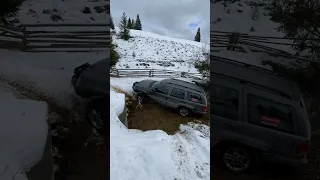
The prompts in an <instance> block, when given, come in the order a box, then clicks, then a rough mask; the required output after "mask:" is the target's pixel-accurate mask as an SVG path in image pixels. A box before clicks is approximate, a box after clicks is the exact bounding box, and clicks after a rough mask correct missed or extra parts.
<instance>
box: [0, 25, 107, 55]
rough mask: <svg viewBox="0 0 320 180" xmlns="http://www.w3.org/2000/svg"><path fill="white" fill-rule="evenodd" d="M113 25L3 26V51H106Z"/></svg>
mask: <svg viewBox="0 0 320 180" xmlns="http://www.w3.org/2000/svg"><path fill="white" fill-rule="evenodd" d="M110 38H111V37H110V24H23V25H19V26H16V27H13V26H0V48H4V49H10V50H21V51H36V52H38V51H42V52H43V51H45V52H48V51H81V52H83V51H103V50H106V49H107V48H108V47H109V46H110Z"/></svg>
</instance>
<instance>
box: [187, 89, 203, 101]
mask: <svg viewBox="0 0 320 180" xmlns="http://www.w3.org/2000/svg"><path fill="white" fill-rule="evenodd" d="M187 100H188V101H192V102H195V103H202V98H201V96H200V95H199V94H195V93H192V92H188V93H187Z"/></svg>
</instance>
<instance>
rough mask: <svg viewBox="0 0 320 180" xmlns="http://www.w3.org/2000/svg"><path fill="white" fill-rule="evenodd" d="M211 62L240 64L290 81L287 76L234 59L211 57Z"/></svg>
mask: <svg viewBox="0 0 320 180" xmlns="http://www.w3.org/2000/svg"><path fill="white" fill-rule="evenodd" d="M211 60H213V61H220V62H227V63H234V64H238V65H240V66H246V67H248V68H252V69H255V70H260V71H264V72H267V73H269V74H273V75H275V76H278V77H282V78H286V79H288V76H286V75H284V74H282V73H277V72H274V71H271V70H268V69H264V68H261V67H259V66H255V65H252V64H248V63H244V62H240V61H236V60H233V59H228V58H224V57H220V56H214V55H210V61H211Z"/></svg>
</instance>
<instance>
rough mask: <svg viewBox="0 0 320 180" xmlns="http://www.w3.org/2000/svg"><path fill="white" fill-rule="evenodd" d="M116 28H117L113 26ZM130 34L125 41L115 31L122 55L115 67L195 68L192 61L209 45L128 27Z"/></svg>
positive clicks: (115, 41) (207, 50)
mask: <svg viewBox="0 0 320 180" xmlns="http://www.w3.org/2000/svg"><path fill="white" fill-rule="evenodd" d="M116 31H117V32H118V31H119V30H118V29H117V28H116ZM130 36H132V38H130V39H129V41H124V40H122V39H119V38H117V35H114V36H113V38H114V43H115V44H116V45H117V46H118V47H117V48H116V50H117V51H118V53H119V54H120V56H121V58H120V60H119V62H118V64H117V65H116V68H118V69H147V68H148V69H165V70H177V71H185V72H197V70H196V69H195V68H194V66H193V63H194V61H195V60H199V59H204V55H203V53H208V52H209V45H206V44H203V43H199V42H195V41H190V40H185V39H177V38H171V37H167V36H162V35H158V34H154V33H151V32H146V31H138V30H130Z"/></svg>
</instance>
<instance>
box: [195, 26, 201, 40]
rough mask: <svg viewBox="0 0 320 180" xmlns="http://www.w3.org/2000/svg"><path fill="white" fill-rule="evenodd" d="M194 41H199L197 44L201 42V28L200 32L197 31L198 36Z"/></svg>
mask: <svg viewBox="0 0 320 180" xmlns="http://www.w3.org/2000/svg"><path fill="white" fill-rule="evenodd" d="M194 40H195V41H197V42H200V41H201V35H200V27H199V28H198V31H197V34H196V36H195V37H194Z"/></svg>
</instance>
